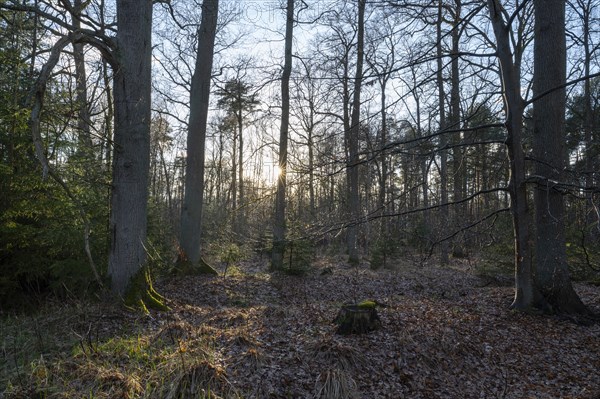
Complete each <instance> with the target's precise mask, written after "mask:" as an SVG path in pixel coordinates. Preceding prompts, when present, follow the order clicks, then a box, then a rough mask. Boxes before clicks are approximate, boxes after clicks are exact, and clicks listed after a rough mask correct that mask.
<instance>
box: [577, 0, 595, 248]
mask: <svg viewBox="0 0 600 399" xmlns="http://www.w3.org/2000/svg"><path fill="white" fill-rule="evenodd" d="M577 3H578V4H577V5H579V6H581V8H582V9H581V11H580V12H581V17H582V21H581V23H582V33H583V51H584V60H583V68H584V74H585V76H590V73H591V64H592V55H593V52H594V50H593V45H592V42H591V37H590V36H591V32H590V23H591V20H592V12H593V5H592V1H591V0H588V1H583V0H580V1H578V2H577ZM583 101H584V108H583V132H584V145H585V186H586V188H588V190H589V192H586V194H585V196H586V205H585V222H586V225H587V226H585V229H586V230H590V231H591V233H592V234H591V235H590V238H593V239H596V238H598V236H600V234H599V233H598V214H597V213H596V208H595V206H594V194H593V192H592V190H591V188H592V187H594V166H595V162H594V151H593V148H594V143H593V141H592V132H593V131H594V127H595V126H594V114H593V110H592V90H591V81H590V79H586V80H585V82H584V89H583ZM590 241H591V240H590Z"/></svg>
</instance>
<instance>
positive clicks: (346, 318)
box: [334, 302, 381, 335]
mask: <svg viewBox="0 0 600 399" xmlns="http://www.w3.org/2000/svg"><path fill="white" fill-rule="evenodd" d="M371 303H372V302H371ZM371 303H369V304H368V306H365V304H364V303H361V304H358V305H343V306H342V309H340V311H339V313H338V315H337V317H336V318H335V320H334V323H336V324H337V326H338V328H337V330H336V332H337V333H338V334H341V335H348V334H364V333H367V332H369V331H374V330H378V329H379V328H381V320H380V319H379V316H378V315H377V309H376V308H375V304H374V303H373V305H372V306H371Z"/></svg>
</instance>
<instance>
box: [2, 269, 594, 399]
mask: <svg viewBox="0 0 600 399" xmlns="http://www.w3.org/2000/svg"><path fill="white" fill-rule="evenodd" d="M257 264H258V263H257V262H256V261H255V262H248V263H244V262H242V263H241V264H240V266H239V269H240V271H241V273H236V274H235V275H228V276H226V277H222V276H216V277H205V276H194V277H181V278H176V279H170V280H168V281H163V282H158V283H157V287H158V289H159V291H160V292H161V293H162V294H163V295H164V296H165V297H167V298H169V306H170V307H171V309H172V310H171V311H170V312H152V313H151V315H150V316H146V317H142V316H132V315H131V314H130V313H127V312H122V313H121V314H120V315H119V314H117V313H118V312H115V311H114V310H111V311H110V312H109V314H110V317H102V312H104V311H106V309H104V308H101V307H96V308H91V309H87V310H86V312H85V317H83V316H81V317H79V318H77V317H74V318H73V325H72V326H70V328H71V330H72V331H74V332H77V331H79V332H78V333H77V334H78V335H77V336H78V337H80V338H79V339H80V343H79V345H80V346H81V347H83V348H87V349H88V350H87V352H86V350H83V351H80V353H79V354H78V355H76V356H73V358H72V359H70V360H68V361H66V360H64V356H63V358H62V359H63V360H62V361H63V363H62V365H61V366H60V367H62V370H61V371H62V372H63V373H66V372H67V371H65V370H66V369H67V368H68V367H67V366H66V365H70V366H69V367H71V369H72V372H81V371H82V370H88V369H89V372H88V374H89V375H88V377H86V378H87V379H86V378H83V377H82V378H81V379H80V380H79V381H78V382H71V383H70V384H67V383H66V382H65V384H66V385H65V386H68V387H69V388H68V389H69V390H70V391H69V392H71V396H73V395H75V396H76V395H78V394H79V395H82V394H85V392H84V391H85V390H89V389H90V382H89V378H91V377H90V376H91V375H92V374H94V373H96V374H98V375H99V376H100V377H98V378H99V381H98V380H97V381H96V383H95V385H93V386H92V388H93V389H96V390H97V391H98V392H100V393H99V394H98V395H97V397H115V398H117V397H131V398H138V397H139V398H151V397H157V398H158V397H173V398H174V397H195V396H193V395H204V396H198V397H214V398H220V397H221V398H229V397H232V398H234V397H235V398H260V399H262V398H329V399H335V398H515V399H517V398H581V399H599V398H600V325H598V324H595V325H589V326H584V325H577V324H574V323H572V322H569V321H566V320H564V319H560V318H558V317H548V316H534V315H525V314H521V313H517V312H512V311H510V310H508V307H509V305H510V303H511V301H512V297H513V289H512V288H511V287H509V286H503V285H494V284H489V282H486V281H484V280H482V278H480V277H478V276H476V274H475V273H474V271H473V270H472V268H471V266H470V265H469V264H465V263H460V262H458V261H457V262H456V263H454V264H453V265H452V266H451V267H440V266H437V265H434V264H420V265H417V264H410V263H407V264H403V265H401V266H400V267H396V268H395V269H394V270H376V271H373V270H370V269H369V268H368V266H367V265H362V266H360V267H354V268H351V267H348V266H347V265H345V264H344V263H343V262H340V261H337V260H335V259H332V258H327V259H319V260H318V261H317V262H316V263H315V266H314V268H313V270H312V271H311V272H310V273H309V274H307V275H305V276H303V277H298V276H287V275H285V274H280V273H272V274H267V273H266V272H265V271H266V269H267V264H266V262H264V264H260V265H258V266H257ZM324 269H327V270H328V273H323V274H322V273H321V271H322V270H324ZM330 272H331V273H330ZM575 287H576V289H577V291H578V293H579V294H580V296H581V297H582V299H583V300H584V302H585V303H586V304H588V306H589V307H590V308H591V309H592V310H593V311H594V312H596V313H600V288H599V287H597V286H593V285H586V284H575ZM365 299H371V300H375V301H377V302H378V303H380V304H382V305H383V306H381V307H378V313H379V317H380V318H381V321H382V328H381V329H379V330H377V331H373V332H370V333H368V334H363V335H349V336H340V335H337V334H335V328H336V326H335V325H334V323H333V319H334V318H335V316H336V314H337V312H338V311H339V309H340V307H341V306H342V305H343V304H345V303H357V302H359V301H362V300H365ZM94 312H97V313H96V315H95V314H94ZM82 318H84V319H85V320H84V321H83V322H82ZM90 326H91V327H90ZM124 326H129V327H128V328H126V327H124ZM124 330H128V332H129V333H130V334H137V337H138V338H137V339H138V341H139V342H138V344H136V345H137V348H138V349H137V352H136V351H133V353H132V349H131V348H129V349H124V350H123V351H124V352H125V353H122V352H119V350H120V349H119V350H117V349H115V348H114V347H111V346H110V344H109V343H108V342H111V341H110V339H111V336H114V337H116V336H119V335H120V334H121V335H122V334H123V331H124ZM86 331H87V332H86ZM90 331H100V332H101V334H100V335H101V336H99V337H96V338H90V337H89V336H88V335H89V334H90ZM86 334H88V335H86ZM81 337H86V338H85V339H84V338H81ZM3 339H4V338H3ZM94 343H95V344H94ZM103 350H104V351H106V350H112V352H111V353H113V358H114V357H115V355H114V353H117V354H118V355H119V361H118V362H117V363H115V360H114V359H113V360H112V364H111V363H110V361H109V360H108V359H107V358H106V357H102V355H101V354H100V352H102V351H103ZM94 351H97V352H98V354H97V355H96V356H95V357H94V356H92V354H93V353H94ZM127 351H129V352H127ZM65 356H66V355H65ZM149 357H151V360H148V358H149ZM59 358H60V357H59ZM134 360H135V361H136V362H137V363H136V367H135V368H133V367H131V363H132V362H133V361H134ZM49 362H52V360H49V361H47V362H46V365H45V366H44V367H46V368H47V369H48V371H44V373H51V372H52V367H53V366H52V365H47V363H49ZM55 364H59V363H58V361H55ZM157 364H158V365H157ZM54 367H55V368H57V367H58V366H54ZM147 368H152V369H153V370H154V371H152V370H147ZM131 370H133V371H131ZM157 370H158V371H157ZM38 374H40V375H42V373H41V372H40V371H38ZM32 375H33V374H32ZM44 375H45V374H44ZM157 375H160V376H161V377H162V378H163V380H161V381H158V380H156V381H155V380H154V379H155V378H156V376H157ZM56 379H57V378H55V380H56ZM111 381H113V382H115V384H114V385H115V386H112V387H110V386H109V385H110V382H111ZM56 383H57V381H54V382H53V383H52V384H54V386H56ZM144 383H145V385H144ZM48 384H50V382H48ZM203 384H204V385H203ZM207 385H211V386H210V387H209V386H207ZM211 389H212V391H211ZM55 391H56V389H55ZM55 391H52V392H55ZM66 391H67V388H65V390H64V392H66ZM5 392H8V393H7V394H6V395H7V396H6V397H7V398H9V397H11V398H12V397H19V395H18V394H17V393H18V392H19V390H18V389H13V390H12V391H9V390H7V391H5ZM11 392H12V393H11ZM48 392H50V391H47V392H46V396H47V397H53V396H52V395H48ZM115 395H116V396H115ZM118 395H121V396H118ZM190 395H192V396H190ZM0 397H2V393H1V392H0ZM21 397H26V396H21ZM55 397H62V396H55Z"/></svg>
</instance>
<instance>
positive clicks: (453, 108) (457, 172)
mask: <svg viewBox="0 0 600 399" xmlns="http://www.w3.org/2000/svg"><path fill="white" fill-rule="evenodd" d="M461 3H462V2H461V0H454V4H455V7H454V10H453V12H454V22H453V26H452V33H451V37H452V54H451V55H452V59H451V62H450V70H451V79H450V80H451V85H450V120H449V126H450V128H451V129H452V130H455V132H453V133H452V136H451V137H452V145H453V146H454V148H453V149H452V176H453V181H452V186H453V187H452V191H453V198H452V199H453V201H454V202H459V201H462V199H463V198H464V197H465V196H466V194H465V184H464V181H465V172H466V171H465V165H463V150H462V147H460V146H459V144H460V141H461V133H460V131H459V130H460V129H461V121H460V69H459V55H458V54H459V50H460V48H459V44H460V29H461V27H460V23H461V11H462V4H461ZM453 208H454V209H453V219H454V220H453V221H452V228H453V229H460V227H461V225H462V224H463V223H464V218H465V216H466V209H465V206H464V204H461V203H458V204H456V205H454V207H453ZM460 237H462V235H459V236H457V237H456V238H455V239H454V240H453V243H452V245H453V248H452V254H453V255H454V256H458V257H463V256H464V251H465V248H464V242H462V241H463V240H462V239H461V238H460Z"/></svg>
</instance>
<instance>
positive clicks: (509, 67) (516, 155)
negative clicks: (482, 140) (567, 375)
mask: <svg viewBox="0 0 600 399" xmlns="http://www.w3.org/2000/svg"><path fill="white" fill-rule="evenodd" d="M488 8H489V12H490V19H491V22H492V26H493V29H494V35H495V37H496V52H497V56H498V60H499V62H500V70H501V78H502V86H503V89H504V93H503V94H504V108H505V113H506V121H505V125H506V130H507V137H506V146H507V150H508V160H509V163H510V166H509V167H510V182H509V187H508V188H509V193H510V198H511V204H510V209H511V215H512V219H513V227H514V236H515V298H514V300H513V303H512V305H511V308H513V309H517V310H523V311H528V310H531V309H534V308H543V307H545V304H544V302H543V298H542V297H541V295H540V293H539V291H538V289H537V287H536V285H535V282H534V265H533V254H532V250H533V248H532V236H531V231H530V229H531V225H532V215H531V211H530V209H529V205H528V203H527V185H526V182H525V154H524V152H523V146H522V143H523V112H524V109H525V104H524V101H523V98H522V97H521V82H520V79H521V76H520V75H521V74H520V70H519V68H518V64H517V63H516V62H515V61H516V59H517V58H518V56H516V55H515V59H513V53H512V50H511V42H510V35H509V29H510V27H508V26H507V25H506V22H505V21H504V20H503V14H502V6H501V4H500V2H499V0H488Z"/></svg>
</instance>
